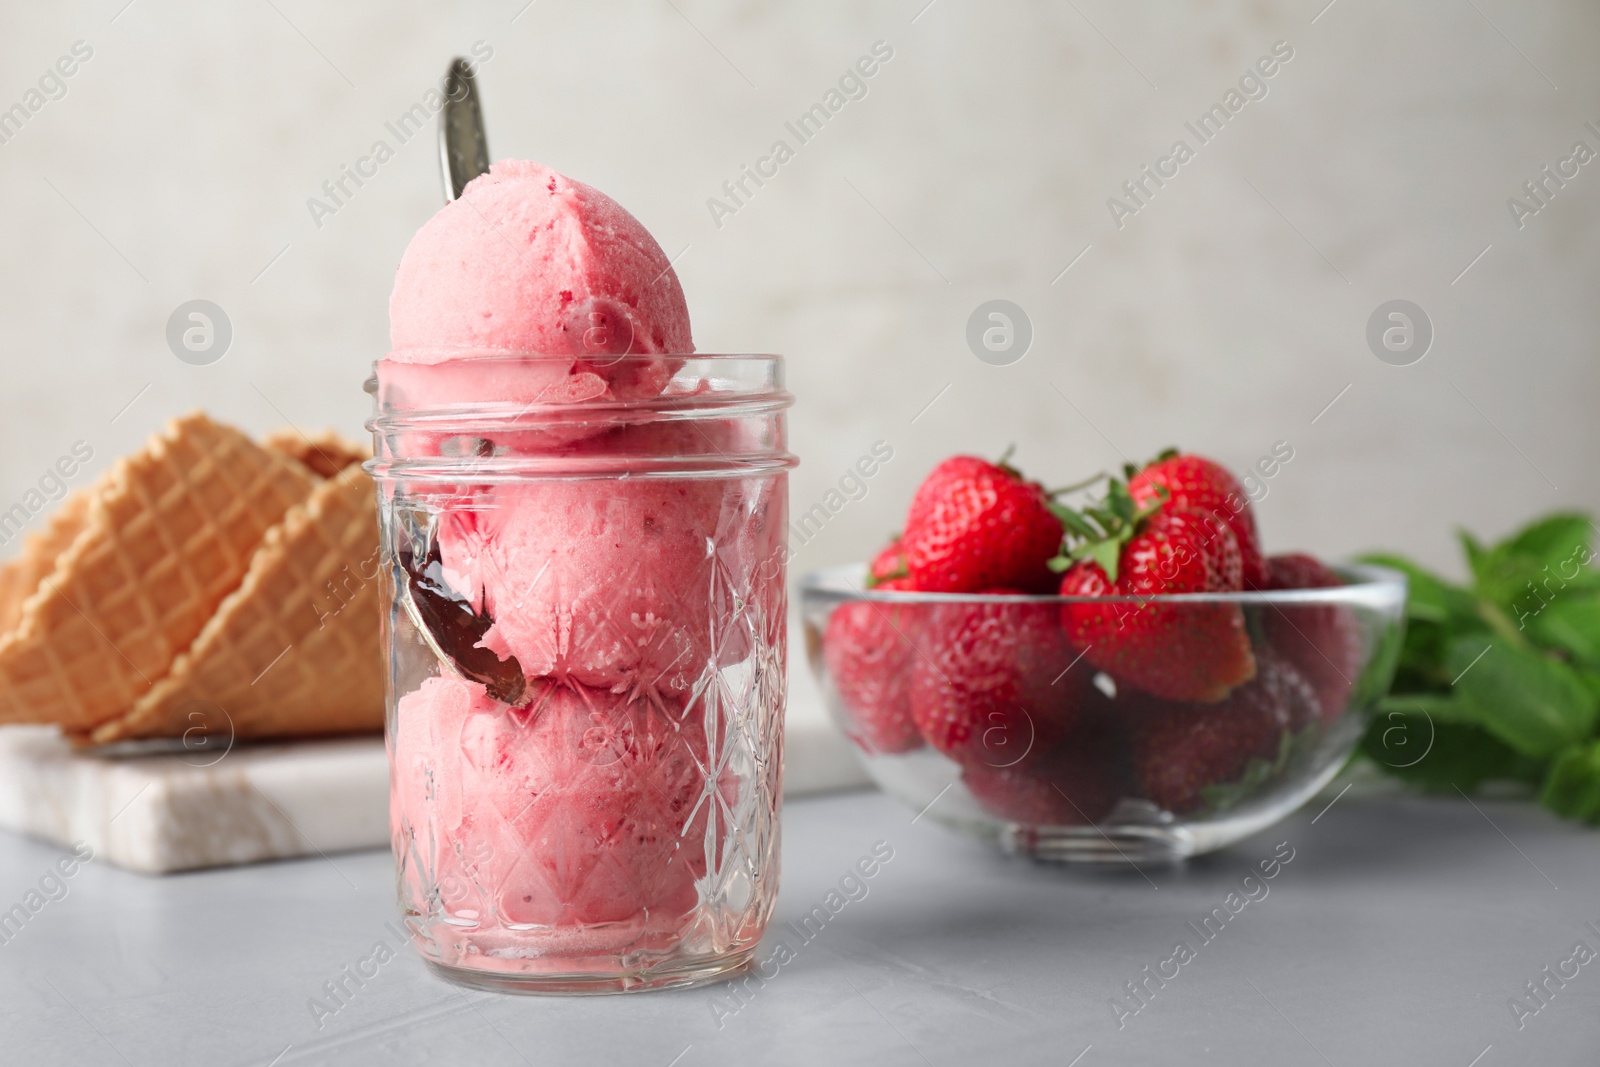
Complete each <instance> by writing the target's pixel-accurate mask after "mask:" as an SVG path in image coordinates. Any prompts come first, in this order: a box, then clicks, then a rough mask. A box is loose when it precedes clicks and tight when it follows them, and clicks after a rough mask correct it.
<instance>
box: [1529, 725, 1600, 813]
mask: <svg viewBox="0 0 1600 1067" xmlns="http://www.w3.org/2000/svg"><path fill="white" fill-rule="evenodd" d="M1539 801H1540V803H1542V804H1543V805H1544V806H1545V807H1547V808H1549V809H1550V810H1551V811H1553V812H1555V813H1556V814H1558V815H1564V816H1566V817H1567V818H1569V819H1581V820H1583V821H1584V822H1587V823H1600V741H1586V742H1584V743H1583V744H1580V745H1573V746H1571V747H1569V748H1567V749H1565V750H1563V751H1562V752H1561V754H1560V755H1559V756H1557V757H1556V760H1555V762H1554V763H1553V764H1552V765H1551V767H1550V772H1549V773H1548V774H1546V775H1545V779H1544V788H1542V789H1541V790H1540V791H1539Z"/></svg>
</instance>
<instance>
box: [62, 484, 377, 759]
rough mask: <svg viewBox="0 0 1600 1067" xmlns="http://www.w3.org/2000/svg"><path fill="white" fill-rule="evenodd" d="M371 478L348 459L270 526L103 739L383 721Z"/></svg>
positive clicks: (364, 725)
mask: <svg viewBox="0 0 1600 1067" xmlns="http://www.w3.org/2000/svg"><path fill="white" fill-rule="evenodd" d="M379 568H380V560H379V558H378V526H377V517H376V513H375V510H374V493H373V488H372V481H371V479H369V478H368V477H367V476H366V475H365V474H364V473H362V471H361V469H360V468H359V467H354V466H351V467H346V468H345V469H344V471H343V472H342V473H340V474H339V475H338V476H336V477H334V478H332V479H330V480H328V481H325V482H323V483H322V484H321V485H319V486H318V487H317V488H316V489H315V490H313V491H312V493H311V496H310V497H309V498H308V499H307V500H306V501H305V502H304V503H303V504H297V505H295V506H294V507H293V508H291V509H289V513H288V515H287V516H285V518H284V521H283V522H282V523H281V524H280V525H278V526H275V527H273V528H272V529H271V530H269V531H268V532H267V535H266V537H265V539H264V540H263V541H262V543H261V547H260V548H259V549H258V550H257V551H256V554H255V557H254V558H253V559H252V560H251V561H250V570H249V572H248V573H247V574H246V575H245V577H244V581H243V582H242V583H241V584H240V586H239V588H238V589H236V590H235V591H234V592H233V593H231V594H230V595H229V596H228V598H227V599H226V600H225V601H223V603H222V605H221V607H219V608H218V609H217V613H216V614H215V615H214V616H213V617H212V619H211V621H210V622H208V623H207V624H206V626H205V629H204V630H202V631H201V633H200V636H199V637H198V638H196V639H195V642H194V645H193V646H192V647H191V648H190V649H189V650H188V651H187V652H186V653H184V654H183V655H181V656H179V657H178V659H177V660H176V662H174V663H173V665H172V670H171V672H170V673H169V674H168V675H167V676H166V677H165V678H163V679H161V681H159V682H157V683H156V684H155V686H154V688H152V689H151V690H150V691H149V692H148V693H147V694H146V695H145V696H144V697H142V698H141V699H140V700H139V702H138V703H137V704H136V705H134V707H133V709H132V711H130V712H129V713H128V714H127V715H125V716H123V717H121V718H118V719H113V720H112V721H110V722H108V723H105V724H103V725H101V726H100V727H99V728H98V729H96V730H95V731H94V733H93V735H92V737H91V738H90V740H92V741H94V742H97V743H103V742H109V741H123V740H128V739H130V738H139V737H167V736H178V735H185V734H191V735H192V733H193V731H196V730H201V731H203V736H204V737H205V738H206V743H207V744H208V745H211V746H218V745H220V744H221V743H222V742H223V741H224V740H230V739H241V740H242V739H247V738H261V737H287V736H303V735H309V734H332V733H350V732H354V731H362V730H381V729H383V675H384V670H383V664H384V659H383V654H382V648H381V644H380V638H379V632H380V628H379V607H378V581H379Z"/></svg>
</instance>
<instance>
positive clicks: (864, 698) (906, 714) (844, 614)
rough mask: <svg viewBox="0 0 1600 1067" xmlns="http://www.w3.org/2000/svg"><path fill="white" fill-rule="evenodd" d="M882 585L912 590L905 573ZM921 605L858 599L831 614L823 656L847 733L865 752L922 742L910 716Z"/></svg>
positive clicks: (894, 749)
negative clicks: (915, 640) (916, 630)
mask: <svg viewBox="0 0 1600 1067" xmlns="http://www.w3.org/2000/svg"><path fill="white" fill-rule="evenodd" d="M877 588H878V589H882V590H895V589H901V590H904V589H909V588H911V582H910V580H909V579H906V578H891V579H889V580H887V581H884V582H880V583H878V585H877ZM919 607H920V606H912V605H900V604H885V603H880V602H878V601H873V600H856V601H851V602H850V603H848V604H841V605H839V606H838V607H837V608H835V609H834V612H833V614H832V615H831V616H830V617H829V618H828V628H827V631H826V632H825V633H824V634H823V638H822V660H823V662H824V663H825V664H827V667H828V678H829V680H830V681H831V682H832V683H833V688H834V690H835V692H837V693H838V694H839V702H840V704H841V705H842V706H843V708H844V710H845V714H846V716H847V717H848V719H849V722H848V723H847V724H846V728H845V733H846V734H847V735H848V736H849V737H850V739H851V740H852V741H854V742H855V743H856V745H857V747H859V748H860V749H861V750H862V751H864V752H867V753H869V754H875V753H900V752H910V751H912V750H913V749H918V748H921V747H922V735H921V734H920V733H918V732H917V724H916V722H914V721H913V720H912V718H911V665H912V660H914V659H915V658H916V656H917V653H916V650H915V649H914V648H913V647H912V645H911V641H912V640H913V637H912V634H913V633H914V631H915V625H914V624H915V623H916V621H917V614H918V611H919Z"/></svg>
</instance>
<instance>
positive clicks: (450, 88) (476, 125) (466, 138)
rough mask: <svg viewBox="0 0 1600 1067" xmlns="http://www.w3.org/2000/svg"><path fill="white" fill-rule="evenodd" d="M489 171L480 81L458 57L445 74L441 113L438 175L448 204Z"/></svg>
mask: <svg viewBox="0 0 1600 1067" xmlns="http://www.w3.org/2000/svg"><path fill="white" fill-rule="evenodd" d="M488 169H489V138H488V136H487V135H486V134H485V133H484V132H483V105H482V104H481V103H479V101H478V81H477V78H475V77H474V76H473V73H472V64H471V63H468V62H467V61H466V60H465V59H463V58H462V57H461V56H456V57H455V58H454V59H452V60H451V61H450V66H449V67H447V68H446V69H445V72H444V108H443V110H441V111H440V112H439V176H440V178H442V179H443V181H444V199H445V203H447V204H448V203H449V202H451V201H452V200H454V199H456V197H458V196H460V195H461V190H463V189H465V188H466V187H467V183H468V182H470V181H471V180H472V179H474V178H476V177H477V176H478V175H480V174H482V173H483V172H484V171H486V170H488Z"/></svg>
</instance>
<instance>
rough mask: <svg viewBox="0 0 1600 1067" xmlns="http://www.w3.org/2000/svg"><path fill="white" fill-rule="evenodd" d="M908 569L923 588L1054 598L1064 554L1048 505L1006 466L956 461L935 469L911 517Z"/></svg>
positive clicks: (913, 504) (1047, 500)
mask: <svg viewBox="0 0 1600 1067" xmlns="http://www.w3.org/2000/svg"><path fill="white" fill-rule="evenodd" d="M902 540H903V543H904V545H905V553H906V565H907V570H908V572H909V573H910V575H911V579H912V581H914V582H915V583H916V585H917V588H918V589H923V590H927V591H928V592H939V593H976V592H978V591H979V590H981V589H1020V590H1023V591H1025V592H1049V591H1050V589H1051V587H1052V586H1053V585H1054V579H1053V578H1052V576H1051V573H1050V568H1049V562H1050V559H1051V557H1053V556H1054V555H1055V554H1056V553H1057V552H1058V551H1060V549H1061V521H1060V520H1059V519H1057V518H1056V517H1055V515H1053V514H1052V513H1051V511H1050V498H1049V496H1048V495H1046V493H1045V491H1044V490H1043V489H1042V488H1040V487H1039V485H1038V484H1036V483H1034V482H1028V481H1024V480H1023V478H1022V475H1021V474H1020V473H1018V471H1017V470H1016V469H1015V468H1013V467H1010V466H1007V465H1006V463H1005V461H1004V460H1003V459H1002V461H1001V462H1000V464H998V465H996V464H993V463H990V462H988V461H987V460H982V459H978V458H977V457H975V456H954V457H952V458H950V459H947V460H945V461H944V462H943V463H941V464H939V465H938V466H937V467H935V468H934V469H933V472H932V473H931V474H929V475H928V477H927V478H926V479H925V480H924V481H923V483H922V485H921V486H920V487H918V489H917V492H916V495H915V496H913V497H912V498H911V510H910V511H909V512H908V513H907V515H906V532H905V536H904V538H903V539H902Z"/></svg>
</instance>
